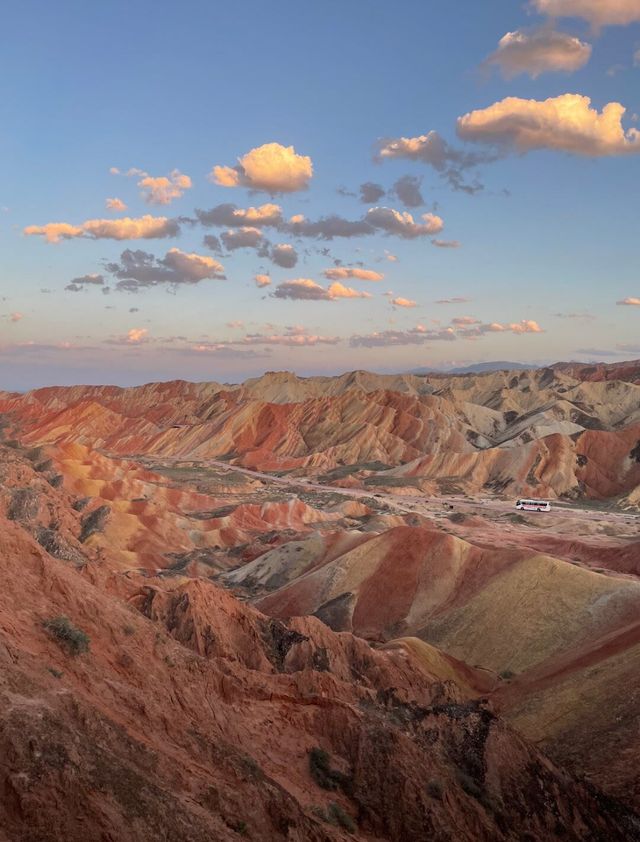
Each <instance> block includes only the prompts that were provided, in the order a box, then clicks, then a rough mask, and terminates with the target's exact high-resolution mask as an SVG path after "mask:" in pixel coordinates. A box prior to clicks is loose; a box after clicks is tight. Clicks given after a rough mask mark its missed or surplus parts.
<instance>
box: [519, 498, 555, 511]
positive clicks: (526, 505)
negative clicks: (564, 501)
mask: <svg viewBox="0 0 640 842" xmlns="http://www.w3.org/2000/svg"><path fill="white" fill-rule="evenodd" d="M516 509H520V511H526V512H550V511H551V506H550V504H549V502H548V500H516Z"/></svg>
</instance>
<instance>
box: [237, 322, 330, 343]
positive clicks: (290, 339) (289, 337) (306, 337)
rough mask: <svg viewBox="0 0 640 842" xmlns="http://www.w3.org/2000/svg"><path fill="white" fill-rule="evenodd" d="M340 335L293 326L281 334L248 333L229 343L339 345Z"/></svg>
mask: <svg viewBox="0 0 640 842" xmlns="http://www.w3.org/2000/svg"><path fill="white" fill-rule="evenodd" d="M340 341H341V340H340V337H338V336H320V335H318V334H313V333H308V332H307V330H306V329H305V328H303V327H299V326H296V327H292V328H288V329H287V330H285V332H284V333H281V334H265V333H248V334H247V335H246V336H245V337H243V338H242V339H237V340H233V341H231V342H229V343H228V344H229V345H284V346H289V347H296V348H301V347H313V346H315V345H337V344H338V342H340Z"/></svg>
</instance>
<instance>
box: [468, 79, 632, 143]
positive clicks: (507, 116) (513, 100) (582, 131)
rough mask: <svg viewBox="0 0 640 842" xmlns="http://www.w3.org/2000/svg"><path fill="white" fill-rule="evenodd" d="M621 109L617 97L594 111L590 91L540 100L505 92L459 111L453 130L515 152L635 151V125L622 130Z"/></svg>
mask: <svg viewBox="0 0 640 842" xmlns="http://www.w3.org/2000/svg"><path fill="white" fill-rule="evenodd" d="M624 113H625V108H624V106H622V105H621V104H620V103H619V102H610V103H608V105H605V106H604V108H603V109H602V111H601V112H599V111H597V110H596V109H595V108H592V107H591V100H590V99H589V97H587V96H580V95H579V94H562V95H561V96H557V97H551V98H550V99H546V100H543V101H539V100H535V99H521V98H519V97H507V98H506V99H503V100H501V101H500V102H496V103H494V104H493V105H490V106H489V107H488V108H483V109H479V110H477V111H471V112H469V113H468V114H465V115H464V116H462V117H460V118H459V119H458V134H459V135H460V137H462V138H463V139H464V140H472V141H479V142H482V143H490V144H495V145H497V146H501V147H503V148H504V149H507V150H513V151H516V152H529V151H531V150H533V149H555V150H560V151H563V152H570V153H573V154H575V155H586V156H590V157H599V156H603V155H624V154H631V153H634V152H640V131H638V130H637V129H633V128H630V129H627V130H626V131H625V129H624V128H623V126H622V117H623V116H624Z"/></svg>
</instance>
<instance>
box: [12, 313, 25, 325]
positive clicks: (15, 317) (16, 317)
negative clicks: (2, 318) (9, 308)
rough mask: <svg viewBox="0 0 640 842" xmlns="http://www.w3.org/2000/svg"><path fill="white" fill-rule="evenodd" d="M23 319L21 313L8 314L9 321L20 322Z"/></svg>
mask: <svg viewBox="0 0 640 842" xmlns="http://www.w3.org/2000/svg"><path fill="white" fill-rule="evenodd" d="M22 319H24V315H23V314H22V313H11V314H10V316H9V321H10V322H13V323H14V324H15V322H21V321H22Z"/></svg>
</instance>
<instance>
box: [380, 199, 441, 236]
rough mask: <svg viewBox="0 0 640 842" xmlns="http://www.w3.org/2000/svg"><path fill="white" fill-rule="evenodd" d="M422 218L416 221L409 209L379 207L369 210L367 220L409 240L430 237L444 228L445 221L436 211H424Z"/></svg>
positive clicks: (388, 232)
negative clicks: (420, 220) (398, 209)
mask: <svg viewBox="0 0 640 842" xmlns="http://www.w3.org/2000/svg"><path fill="white" fill-rule="evenodd" d="M421 218H422V222H415V220H414V218H413V216H412V215H411V214H410V213H409V212H408V211H397V210H393V208H383V207H379V208H370V210H368V211H367V216H366V221H367V222H368V223H369V224H370V225H371V226H373V227H374V228H377V229H379V230H381V231H386V232H387V234H395V235H396V236H398V237H403V238H404V239H407V240H413V239H415V238H416V237H430V236H432V235H433V234H439V233H440V231H442V229H443V228H444V222H443V221H442V219H441V218H440V217H439V216H436V214H434V213H424V214H422V217H421Z"/></svg>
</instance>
